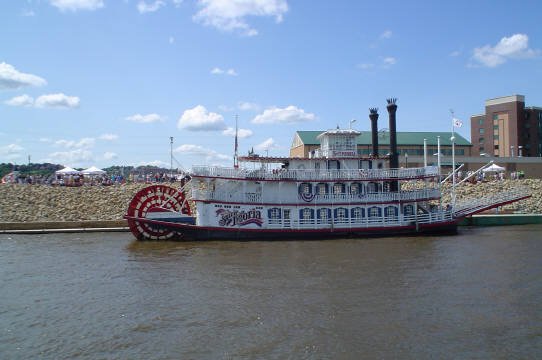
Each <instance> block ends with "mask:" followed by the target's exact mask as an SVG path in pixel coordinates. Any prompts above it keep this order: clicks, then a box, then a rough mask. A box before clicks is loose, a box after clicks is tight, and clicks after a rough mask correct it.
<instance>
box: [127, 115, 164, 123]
mask: <svg viewBox="0 0 542 360" xmlns="http://www.w3.org/2000/svg"><path fill="white" fill-rule="evenodd" d="M125 119H126V120H128V121H133V122H136V123H154V122H158V121H164V120H165V118H163V117H161V116H160V115H158V114H147V115H141V114H135V115H131V116H127V117H126V118H125Z"/></svg>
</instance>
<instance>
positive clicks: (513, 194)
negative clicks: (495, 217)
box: [454, 186, 531, 217]
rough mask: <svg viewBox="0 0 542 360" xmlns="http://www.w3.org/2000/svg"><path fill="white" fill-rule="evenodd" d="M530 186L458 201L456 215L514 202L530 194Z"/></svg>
mask: <svg viewBox="0 0 542 360" xmlns="http://www.w3.org/2000/svg"><path fill="white" fill-rule="evenodd" d="M530 193H531V192H530V190H529V188H526V187H521V186H518V187H516V188H512V189H510V190H509V191H502V192H498V193H496V194H490V195H488V196H484V197H482V198H474V199H468V200H463V201H460V202H457V203H456V205H455V209H454V216H455V217H463V216H468V215H471V214H475V213H477V212H478V211H482V210H485V209H490V208H494V207H497V206H499V205H500V204H504V203H507V202H514V201H517V200H519V199H522V198H524V197H526V196H529V195H530Z"/></svg>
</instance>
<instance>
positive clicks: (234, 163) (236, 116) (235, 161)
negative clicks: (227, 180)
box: [233, 114, 239, 169]
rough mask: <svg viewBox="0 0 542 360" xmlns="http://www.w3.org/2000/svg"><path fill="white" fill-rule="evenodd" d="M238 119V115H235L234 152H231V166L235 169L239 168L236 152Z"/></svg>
mask: <svg viewBox="0 0 542 360" xmlns="http://www.w3.org/2000/svg"><path fill="white" fill-rule="evenodd" d="M238 119H239V115H237V114H236V115H235V149H234V154H233V167H234V168H235V169H237V168H239V160H238V154H237V148H238V144H239V142H238V140H237V132H238V127H237V121H238Z"/></svg>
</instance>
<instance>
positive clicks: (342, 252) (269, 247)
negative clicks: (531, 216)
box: [0, 226, 542, 359]
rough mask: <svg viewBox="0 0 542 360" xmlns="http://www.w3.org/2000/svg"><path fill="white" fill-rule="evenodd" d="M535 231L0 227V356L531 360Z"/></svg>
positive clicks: (536, 285) (536, 327)
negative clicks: (169, 236) (146, 236)
mask: <svg viewBox="0 0 542 360" xmlns="http://www.w3.org/2000/svg"><path fill="white" fill-rule="evenodd" d="M541 229H542V227H541V226H518V227H506V228H465V229H461V231H460V234H459V235H458V236H453V237H442V238H441V237H425V238H413V237H411V238H383V239H370V240H333V241H299V242H297V241H288V242H280V241H278V242H258V241H252V242H205V243H176V242H135V241H133V240H132V238H131V236H130V235H129V234H119V233H101V234H56V235H34V236H23V235H17V236H16V235H0V275H1V276H0V286H1V289H2V296H1V297H0V354H2V358H6V359H8V358H41V359H62V358H66V359H68V358H69V359H71V358H82V359H85V358H88V359H94V358H153V359H171V358H183V359H201V358H204V359H221V358H226V359H228V358H236V359H237V358H249V359H252V358H356V359H357V358H416V359H420V358H421V359H423V358H450V357H453V358H536V357H539V355H540V354H541V351H542V335H541V334H542V326H541V325H540V324H542V321H541V320H542V315H541V314H542V305H540V301H539V299H540V294H542V281H541V280H540V279H542V265H541V262H540V255H541V254H542V248H541V245H540V241H539V240H538V237H537V236H538V233H539V231H540V230H541ZM537 355H538V356H537Z"/></svg>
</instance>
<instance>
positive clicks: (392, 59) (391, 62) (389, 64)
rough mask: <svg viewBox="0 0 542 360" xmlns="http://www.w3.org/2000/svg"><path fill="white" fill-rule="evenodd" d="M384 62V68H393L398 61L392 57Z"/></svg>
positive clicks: (386, 58)
mask: <svg viewBox="0 0 542 360" xmlns="http://www.w3.org/2000/svg"><path fill="white" fill-rule="evenodd" d="M382 62H383V63H384V66H386V67H387V66H391V65H395V64H396V63H397V59H396V58H394V57H391V56H388V57H385V58H384V59H383V60H382Z"/></svg>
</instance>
